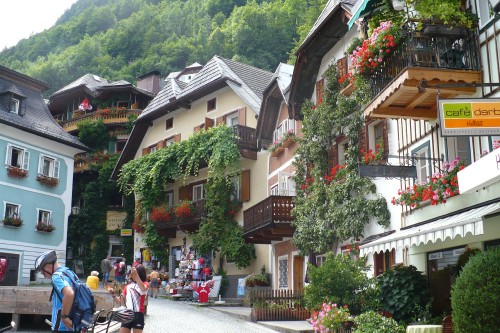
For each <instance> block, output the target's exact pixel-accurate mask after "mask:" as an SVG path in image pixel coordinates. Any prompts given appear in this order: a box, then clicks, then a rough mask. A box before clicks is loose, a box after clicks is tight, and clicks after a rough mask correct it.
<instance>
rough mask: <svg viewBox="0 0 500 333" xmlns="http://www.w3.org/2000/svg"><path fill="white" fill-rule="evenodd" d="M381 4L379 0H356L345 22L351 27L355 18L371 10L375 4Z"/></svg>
mask: <svg viewBox="0 0 500 333" xmlns="http://www.w3.org/2000/svg"><path fill="white" fill-rule="evenodd" d="M380 5H381V1H379V0H358V2H356V4H355V5H354V7H353V8H352V17H351V19H350V20H349V22H347V26H348V27H349V29H351V27H352V25H353V24H354V22H356V20H357V19H358V18H359V17H360V16H361V15H364V14H365V13H367V12H370V11H372V10H373V9H374V8H376V7H377V6H380Z"/></svg>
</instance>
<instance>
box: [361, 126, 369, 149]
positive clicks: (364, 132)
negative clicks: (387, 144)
mask: <svg viewBox="0 0 500 333" xmlns="http://www.w3.org/2000/svg"><path fill="white" fill-rule="evenodd" d="M369 147H370V144H369V142H368V125H367V124H366V123H365V126H363V127H362V128H361V129H360V130H359V140H358V148H359V149H360V150H362V149H364V150H365V151H368V149H369Z"/></svg>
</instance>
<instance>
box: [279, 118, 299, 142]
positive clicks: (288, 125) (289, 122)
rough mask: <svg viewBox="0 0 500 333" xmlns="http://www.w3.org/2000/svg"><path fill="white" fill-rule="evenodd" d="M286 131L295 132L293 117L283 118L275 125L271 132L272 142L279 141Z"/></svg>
mask: <svg viewBox="0 0 500 333" xmlns="http://www.w3.org/2000/svg"><path fill="white" fill-rule="evenodd" d="M288 132H290V133H293V134H295V133H296V129H295V120H294V119H285V120H283V121H282V122H281V123H279V124H278V125H277V126H276V129H275V130H274V132H273V142H277V141H281V139H283V137H284V136H285V134H287V133H288Z"/></svg>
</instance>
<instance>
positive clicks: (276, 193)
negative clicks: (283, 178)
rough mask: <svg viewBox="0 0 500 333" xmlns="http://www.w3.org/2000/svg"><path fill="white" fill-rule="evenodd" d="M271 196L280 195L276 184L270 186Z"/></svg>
mask: <svg viewBox="0 0 500 333" xmlns="http://www.w3.org/2000/svg"><path fill="white" fill-rule="evenodd" d="M271 195H280V191H279V184H278V183H276V184H274V185H273V186H271Z"/></svg>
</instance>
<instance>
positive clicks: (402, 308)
mask: <svg viewBox="0 0 500 333" xmlns="http://www.w3.org/2000/svg"><path fill="white" fill-rule="evenodd" d="M377 280H378V283H379V287H380V307H381V308H382V309H383V310H386V311H389V312H391V313H392V314H393V316H394V319H395V320H396V321H398V322H405V323H409V322H412V321H415V320H417V319H418V317H419V314H420V311H421V309H425V307H426V306H427V304H428V303H429V301H430V298H429V285H428V281H427V276H426V275H425V274H424V273H423V272H420V271H417V268H416V267H415V266H402V267H396V268H395V269H392V270H390V271H386V272H385V273H384V274H382V275H379V276H378V277H377Z"/></svg>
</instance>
